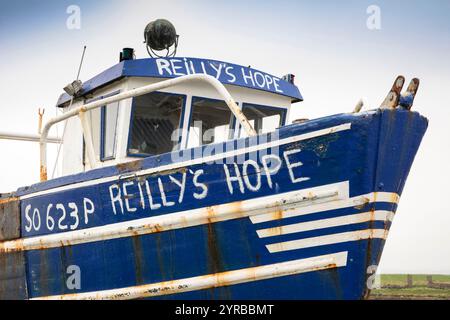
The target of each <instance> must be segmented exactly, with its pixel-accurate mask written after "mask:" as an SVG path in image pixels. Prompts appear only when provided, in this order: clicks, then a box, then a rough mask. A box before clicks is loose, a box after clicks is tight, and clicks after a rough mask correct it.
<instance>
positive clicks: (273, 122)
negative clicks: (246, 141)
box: [240, 103, 286, 138]
mask: <svg viewBox="0 0 450 320" xmlns="http://www.w3.org/2000/svg"><path fill="white" fill-rule="evenodd" d="M242 112H243V113H244V115H245V116H246V117H247V119H248V121H249V122H250V124H251V125H252V126H253V128H254V129H255V131H256V132H257V133H258V134H261V133H268V132H273V131H275V130H276V129H277V128H279V127H281V126H282V125H283V124H284V122H285V120H286V109H283V108H276V107H268V106H260V105H256V104H250V103H245V104H244V105H243V108H242ZM247 136H248V135H247V133H246V132H245V131H244V129H242V128H241V130H240V137H241V138H242V137H247Z"/></svg>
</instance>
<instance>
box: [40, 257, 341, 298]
mask: <svg viewBox="0 0 450 320" xmlns="http://www.w3.org/2000/svg"><path fill="white" fill-rule="evenodd" d="M347 256H348V252H346V251H345V252H339V253H333V254H328V255H324V256H318V257H312V258H307V259H301V260H294V261H287V262H281V263H275V264H271V265H265V266H260V267H254V268H248V269H239V270H233V271H227V272H221V273H216V274H209V275H203V276H199V277H193V278H187V279H180V280H172V281H169V282H160V283H155V284H147V285H140V286H133V287H127V288H120V289H112V290H104V291H94V292H85V293H75V294H66V295H58V296H49V297H40V298H35V299H34V300H127V299H139V298H148V297H156V296H162V295H168V294H176V293H182V292H189V291H196V290H204V289H209V288H217V287H223V286H231V285H235V284H239V283H246V282H253V281H259V280H264V279H271V278H277V277H283V276H288V275H294V274H300V273H305V272H311V271H319V270H325V269H331V268H338V267H344V266H346V265H347Z"/></svg>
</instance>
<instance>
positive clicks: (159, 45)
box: [144, 19, 179, 57]
mask: <svg viewBox="0 0 450 320" xmlns="http://www.w3.org/2000/svg"><path fill="white" fill-rule="evenodd" d="M178 38H179V36H178V35H177V31H176V30H175V27H174V26H173V24H172V23H170V21H168V20H165V19H158V20H155V21H152V22H150V23H149V24H148V25H147V26H146V27H145V31H144V39H145V41H144V43H146V44H147V51H148V54H149V55H150V56H151V57H155V56H156V57H163V56H164V55H160V54H157V53H155V51H162V50H167V52H166V55H165V57H173V56H175V54H176V52H177V48H178ZM172 46H173V47H174V48H173V50H172V52H170V48H171V47H172Z"/></svg>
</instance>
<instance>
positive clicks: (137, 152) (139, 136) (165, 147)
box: [128, 92, 186, 156]
mask: <svg viewBox="0 0 450 320" xmlns="http://www.w3.org/2000/svg"><path fill="white" fill-rule="evenodd" d="M185 100H186V98H185V96H184V95H176V94H169V93H162V92H152V93H149V94H146V95H143V96H139V97H136V98H134V100H133V108H132V113H131V124H130V139H129V146H128V155H130V156H149V155H157V154H162V153H166V152H171V151H173V150H174V149H176V148H177V146H178V144H179V141H180V139H181V135H180V130H178V128H179V125H180V119H181V112H182V109H183V107H184V103H185Z"/></svg>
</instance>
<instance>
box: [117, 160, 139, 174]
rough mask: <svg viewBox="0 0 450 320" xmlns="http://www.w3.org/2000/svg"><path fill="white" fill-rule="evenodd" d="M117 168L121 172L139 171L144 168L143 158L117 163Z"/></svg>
mask: <svg viewBox="0 0 450 320" xmlns="http://www.w3.org/2000/svg"><path fill="white" fill-rule="evenodd" d="M116 168H117V170H119V172H129V171H138V170H141V169H142V160H135V161H131V162H125V163H119V164H117V165H116Z"/></svg>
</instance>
